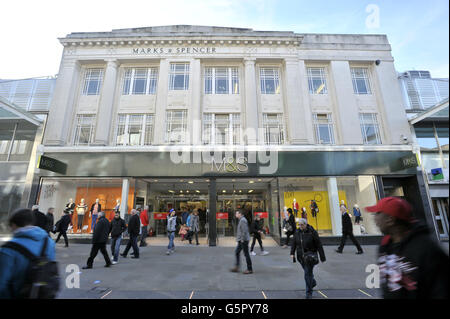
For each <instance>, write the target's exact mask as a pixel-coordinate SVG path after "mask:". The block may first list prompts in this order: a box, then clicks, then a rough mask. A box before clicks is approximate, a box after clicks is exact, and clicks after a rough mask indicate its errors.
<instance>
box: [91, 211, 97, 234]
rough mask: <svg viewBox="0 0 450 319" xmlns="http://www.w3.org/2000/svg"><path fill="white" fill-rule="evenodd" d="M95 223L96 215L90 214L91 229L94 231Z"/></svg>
mask: <svg viewBox="0 0 450 319" xmlns="http://www.w3.org/2000/svg"><path fill="white" fill-rule="evenodd" d="M96 223H97V215H94V214H92V224H91V230H92V231H94V228H95V224H96Z"/></svg>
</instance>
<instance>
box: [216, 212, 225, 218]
mask: <svg viewBox="0 0 450 319" xmlns="http://www.w3.org/2000/svg"><path fill="white" fill-rule="evenodd" d="M216 219H228V213H223V212H219V213H216Z"/></svg>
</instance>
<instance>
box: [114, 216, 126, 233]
mask: <svg viewBox="0 0 450 319" xmlns="http://www.w3.org/2000/svg"><path fill="white" fill-rule="evenodd" d="M126 229H127V226H126V225H125V221H124V220H123V219H122V218H120V217H119V219H116V218H115V217H114V218H113V219H112V220H111V237H113V238H115V237H119V236H120V235H122V233H123V232H124V231H125V230H126Z"/></svg>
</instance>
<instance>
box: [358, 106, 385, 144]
mask: <svg viewBox="0 0 450 319" xmlns="http://www.w3.org/2000/svg"><path fill="white" fill-rule="evenodd" d="M359 120H360V124H361V133H362V136H363V139H364V144H381V137H380V129H379V126H378V121H377V115H376V114H375V113H360V114H359Z"/></svg>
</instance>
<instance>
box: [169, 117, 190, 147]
mask: <svg viewBox="0 0 450 319" xmlns="http://www.w3.org/2000/svg"><path fill="white" fill-rule="evenodd" d="M186 134H187V111H186V110H181V111H167V114H166V143H171V144H172V143H173V144H182V143H185V141H186Z"/></svg>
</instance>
